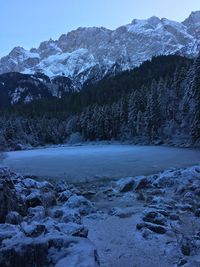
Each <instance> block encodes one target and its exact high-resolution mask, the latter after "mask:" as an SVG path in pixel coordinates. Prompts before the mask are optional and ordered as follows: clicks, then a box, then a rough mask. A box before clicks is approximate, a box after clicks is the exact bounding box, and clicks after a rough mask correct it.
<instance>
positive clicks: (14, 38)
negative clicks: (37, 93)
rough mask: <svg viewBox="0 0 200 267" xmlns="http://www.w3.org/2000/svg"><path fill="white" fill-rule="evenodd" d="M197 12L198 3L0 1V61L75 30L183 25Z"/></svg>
mask: <svg viewBox="0 0 200 267" xmlns="http://www.w3.org/2000/svg"><path fill="white" fill-rule="evenodd" d="M196 10H200V0H165V1H161V0H139V1H138V0H0V14H1V23H0V57H2V56H4V55H6V54H8V53H9V52H10V50H11V49H12V48H13V47H15V46H23V47H24V48H25V49H30V48H32V47H38V46H39V43H40V42H42V41H45V40H49V39H50V38H52V39H58V38H59V36H60V35H61V34H63V33H67V32H69V31H71V30H74V29H76V28H78V27H85V26H87V27H89V26H103V27H106V28H109V29H115V28H117V27H119V26H121V25H125V24H128V23H130V22H131V21H132V20H133V19H134V18H138V19H145V18H149V17H151V16H158V17H166V18H168V19H172V20H176V21H183V20H184V19H185V18H186V17H188V16H189V14H190V13H191V12H192V11H196Z"/></svg>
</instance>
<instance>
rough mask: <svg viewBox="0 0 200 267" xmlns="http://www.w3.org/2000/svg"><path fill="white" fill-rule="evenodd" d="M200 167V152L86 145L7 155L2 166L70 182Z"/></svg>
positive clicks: (2, 161)
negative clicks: (198, 165) (193, 166)
mask: <svg viewBox="0 0 200 267" xmlns="http://www.w3.org/2000/svg"><path fill="white" fill-rule="evenodd" d="M199 163H200V150H195V149H184V148H170V147H161V146H134V145H86V146H72V147H57V148H45V149H36V150H27V151H16V152H8V153H7V158H6V159H4V160H1V165H4V166H9V167H10V168H11V169H12V170H14V171H17V172H20V173H22V174H30V175H36V176H41V177H43V178H62V179H63V178H65V179H66V180H67V181H70V182H80V181H91V180H98V179H99V178H109V179H112V178H121V177H126V176H136V175H148V174H152V173H156V172H159V171H162V170H165V169H170V168H173V167H175V168H182V167H188V166H192V165H197V164H199Z"/></svg>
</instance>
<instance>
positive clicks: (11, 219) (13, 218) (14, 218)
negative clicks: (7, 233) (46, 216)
mask: <svg viewBox="0 0 200 267" xmlns="http://www.w3.org/2000/svg"><path fill="white" fill-rule="evenodd" d="M22 219H23V218H22V216H21V215H20V214H19V213H18V212H16V211H10V212H9V213H8V214H7V216H6V223H9V224H15V225H17V224H20V223H21V222H22Z"/></svg>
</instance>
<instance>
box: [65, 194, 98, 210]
mask: <svg viewBox="0 0 200 267" xmlns="http://www.w3.org/2000/svg"><path fill="white" fill-rule="evenodd" d="M65 206H68V207H69V208H72V209H77V210H78V211H79V212H80V214H81V215H88V214H90V213H92V212H94V211H95V208H94V206H93V205H92V203H91V202H90V201H89V200H87V199H86V198H85V197H83V196H77V195H74V196H71V197H70V198H69V199H68V201H67V202H66V204H65Z"/></svg>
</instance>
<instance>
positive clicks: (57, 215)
mask: <svg viewBox="0 0 200 267" xmlns="http://www.w3.org/2000/svg"><path fill="white" fill-rule="evenodd" d="M63 215H64V211H63V210H62V209H60V208H58V209H55V210H53V211H52V212H51V216H52V217H53V218H56V219H58V218H61V217H62V216H63Z"/></svg>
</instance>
